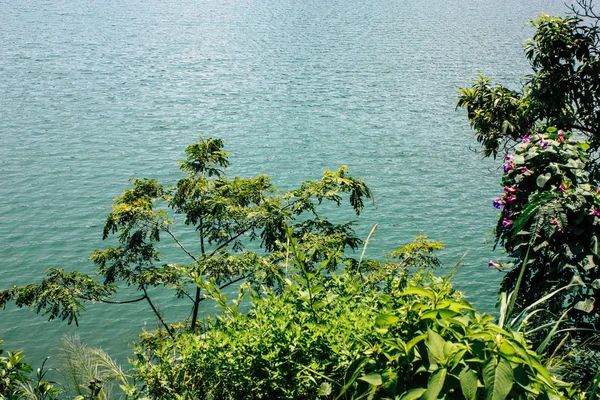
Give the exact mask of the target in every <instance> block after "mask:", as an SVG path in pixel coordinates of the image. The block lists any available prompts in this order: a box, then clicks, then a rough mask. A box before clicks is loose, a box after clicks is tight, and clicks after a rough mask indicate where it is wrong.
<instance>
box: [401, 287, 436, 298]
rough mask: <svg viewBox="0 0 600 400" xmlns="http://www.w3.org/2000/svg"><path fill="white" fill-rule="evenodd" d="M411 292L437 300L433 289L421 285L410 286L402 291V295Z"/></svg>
mask: <svg viewBox="0 0 600 400" xmlns="http://www.w3.org/2000/svg"><path fill="white" fill-rule="evenodd" d="M411 294H413V295H419V296H425V297H428V298H430V299H431V300H435V294H434V293H433V292H432V291H431V290H427V289H424V288H420V287H409V288H407V289H406V290H405V291H403V292H402V293H400V296H408V295H411Z"/></svg>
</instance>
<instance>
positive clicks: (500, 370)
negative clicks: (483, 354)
mask: <svg viewBox="0 0 600 400" xmlns="http://www.w3.org/2000/svg"><path fill="white" fill-rule="evenodd" d="M513 378H514V376H513V370H512V367H511V365H510V362H508V361H507V360H506V359H504V358H502V357H500V358H499V359H498V360H496V359H495V358H492V359H490V360H489V361H488V362H487V364H486V365H485V366H484V367H483V383H484V384H485V398H486V400H504V399H506V397H507V396H508V394H509V393H510V390H511V389H512V385H513Z"/></svg>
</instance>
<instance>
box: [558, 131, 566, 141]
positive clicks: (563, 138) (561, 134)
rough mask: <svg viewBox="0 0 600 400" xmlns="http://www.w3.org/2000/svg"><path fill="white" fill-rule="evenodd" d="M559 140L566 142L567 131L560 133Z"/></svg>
mask: <svg viewBox="0 0 600 400" xmlns="http://www.w3.org/2000/svg"><path fill="white" fill-rule="evenodd" d="M558 140H560V141H561V142H564V141H565V131H558Z"/></svg>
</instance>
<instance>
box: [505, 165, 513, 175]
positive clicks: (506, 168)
mask: <svg viewBox="0 0 600 400" xmlns="http://www.w3.org/2000/svg"><path fill="white" fill-rule="evenodd" d="M514 167H515V164H513V163H508V164H504V172H505V173H506V172H508V171H510V170H511V169H513V168H514Z"/></svg>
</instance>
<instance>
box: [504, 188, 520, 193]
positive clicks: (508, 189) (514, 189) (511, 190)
mask: <svg viewBox="0 0 600 400" xmlns="http://www.w3.org/2000/svg"><path fill="white" fill-rule="evenodd" d="M504 191H505V192H506V193H508V194H514V193H515V192H516V191H517V188H516V187H515V186H504Z"/></svg>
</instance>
